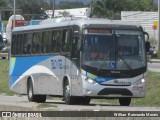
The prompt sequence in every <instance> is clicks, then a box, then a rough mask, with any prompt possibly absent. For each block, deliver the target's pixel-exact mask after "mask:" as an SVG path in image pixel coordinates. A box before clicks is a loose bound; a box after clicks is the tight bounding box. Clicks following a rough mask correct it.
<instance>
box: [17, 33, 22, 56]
mask: <svg viewBox="0 0 160 120" xmlns="http://www.w3.org/2000/svg"><path fill="white" fill-rule="evenodd" d="M22 40H23V34H19V35H17V37H16V55H21V54H22Z"/></svg>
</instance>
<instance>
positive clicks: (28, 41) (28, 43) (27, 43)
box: [23, 33, 32, 55]
mask: <svg viewBox="0 0 160 120" xmlns="http://www.w3.org/2000/svg"><path fill="white" fill-rule="evenodd" d="M31 49H32V33H27V34H25V35H24V39H23V54H24V55H25V54H31Z"/></svg>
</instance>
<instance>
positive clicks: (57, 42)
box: [52, 31, 62, 52]
mask: <svg viewBox="0 0 160 120" xmlns="http://www.w3.org/2000/svg"><path fill="white" fill-rule="evenodd" d="M61 38H62V31H54V35H53V37H52V52H61Z"/></svg>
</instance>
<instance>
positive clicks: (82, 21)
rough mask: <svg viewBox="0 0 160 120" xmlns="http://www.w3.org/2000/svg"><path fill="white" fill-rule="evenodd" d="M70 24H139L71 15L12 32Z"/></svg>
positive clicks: (136, 25) (135, 25)
mask: <svg viewBox="0 0 160 120" xmlns="http://www.w3.org/2000/svg"><path fill="white" fill-rule="evenodd" d="M71 25H78V26H82V25H108V26H112V27H113V26H119V27H120V26H125V27H127V26H128V28H130V27H131V28H134V29H136V28H137V29H140V28H141V26H140V24H137V23H133V22H125V21H121V20H109V19H102V18H73V17H62V18H55V19H47V20H44V21H42V22H41V23H40V24H39V25H34V26H23V27H15V28H14V29H13V32H18V31H28V30H39V29H45V28H54V27H65V26H71Z"/></svg>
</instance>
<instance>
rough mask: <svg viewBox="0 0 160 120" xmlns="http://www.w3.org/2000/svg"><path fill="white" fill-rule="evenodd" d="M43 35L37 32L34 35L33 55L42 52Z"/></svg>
mask: <svg viewBox="0 0 160 120" xmlns="http://www.w3.org/2000/svg"><path fill="white" fill-rule="evenodd" d="M41 43H42V33H41V32H36V33H34V34H33V44H32V54H38V53H40V51H41Z"/></svg>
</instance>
